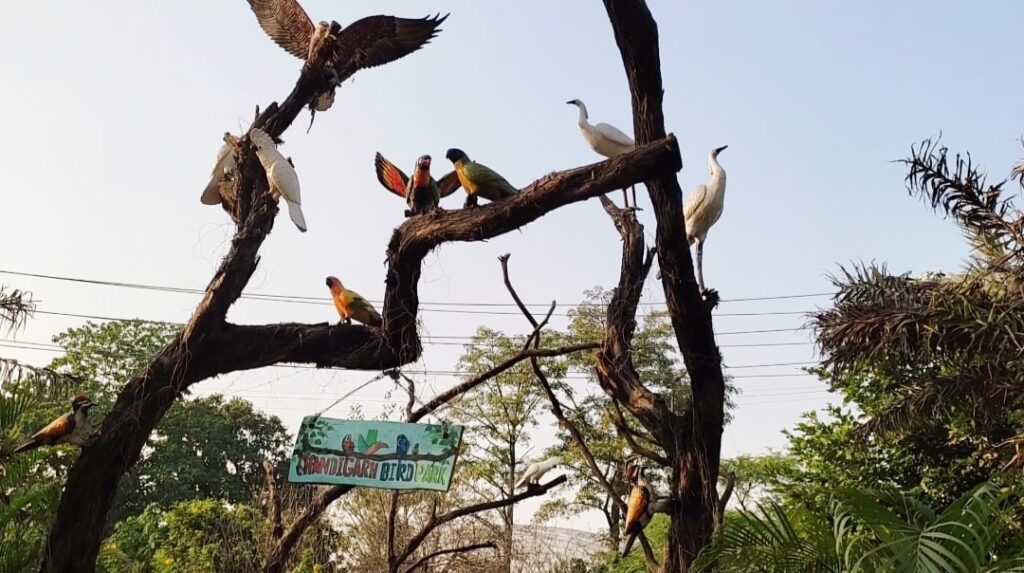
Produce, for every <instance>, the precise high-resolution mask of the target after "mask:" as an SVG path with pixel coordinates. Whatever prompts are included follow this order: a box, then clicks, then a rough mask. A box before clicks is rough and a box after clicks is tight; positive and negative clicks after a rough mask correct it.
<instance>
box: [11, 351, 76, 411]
mask: <svg viewBox="0 0 1024 573" xmlns="http://www.w3.org/2000/svg"><path fill="white" fill-rule="evenodd" d="M82 382H83V380H82V378H81V377H79V376H74V375H71V374H65V373H63V372H58V371H56V370H53V369H52V368H41V367H38V366H31V365H28V364H24V363H22V362H18V361H17V360H14V359H11V358H2V357H0V388H6V389H10V388H19V390H21V391H22V392H28V393H30V394H32V395H33V396H35V397H36V398H38V399H40V400H43V401H46V400H49V399H51V398H52V397H54V396H62V397H63V396H66V395H67V394H68V388H70V387H72V386H77V385H79V384H81V383H82Z"/></svg>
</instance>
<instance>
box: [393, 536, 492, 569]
mask: <svg viewBox="0 0 1024 573" xmlns="http://www.w3.org/2000/svg"><path fill="white" fill-rule="evenodd" d="M497 548H498V546H497V544H495V543H494V541H487V542H485V543H474V544H472V545H463V546H462V547H453V548H451V549H441V550H440V551H435V552H433V553H430V554H427V555H426V556H424V557H421V558H420V559H419V560H417V561H416V562H415V563H413V564H412V567H409V568H408V569H406V570H405V573H413V571H416V569H417V568H418V567H421V566H423V565H424V564H426V563H427V561H430V560H431V559H434V558H435V557H440V556H442V555H451V554H455V553H469V552H470V551H479V550H480V549H497Z"/></svg>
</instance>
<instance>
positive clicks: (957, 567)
mask: <svg viewBox="0 0 1024 573" xmlns="http://www.w3.org/2000/svg"><path fill="white" fill-rule="evenodd" d="M1018 499H1019V492H1016V491H1013V490H1012V489H1010V488H1003V487H1001V486H999V485H998V484H996V483H983V484H980V485H979V486H977V487H976V488H974V489H973V490H971V491H969V492H967V493H966V494H964V495H963V496H962V497H960V498H959V499H957V500H955V501H954V502H953V503H951V504H949V505H948V506H946V507H944V508H943V509H941V510H935V509H933V507H932V506H930V505H929V504H928V503H926V502H924V501H922V500H921V499H920V498H918V497H915V496H910V495H906V494H901V493H899V492H898V491H896V490H894V489H882V490H870V489H863V490H858V489H853V488H846V489H842V490H839V491H837V492H836V493H835V495H834V496H833V499H832V505H833V508H834V511H833V513H832V517H831V519H827V518H825V517H824V515H823V514H817V513H812V512H809V511H807V510H806V509H804V508H802V507H799V506H793V507H789V508H785V507H783V506H782V505H780V504H778V503H775V502H768V503H765V504H761V505H760V506H759V507H758V509H757V510H756V511H738V512H735V513H732V514H729V515H728V516H727V519H726V521H725V524H724V526H723V528H722V530H721V531H720V532H719V533H718V534H717V535H716V536H715V538H714V540H713V542H712V544H711V545H710V546H709V547H707V548H706V549H705V550H704V551H703V552H702V553H701V555H700V558H699V560H698V562H697V570H698V571H707V570H711V569H714V570H717V571H722V572H725V573H728V572H733V571H735V572H737V573H738V572H741V571H750V570H751V569H750V566H751V564H753V563H756V564H758V570H761V571H767V572H771V573H796V572H823V573H830V572H835V573H839V572H843V573H846V572H849V573H861V572H863V573H868V572H874V571H900V572H906V573H918V572H920V573H936V572H943V573H945V572H963V573H977V572H981V571H986V572H997V571H1000V572H1001V571H1024V546H1022V543H1021V539H1020V534H1019V529H1018V528H1017V527H1016V525H1015V519H1014V518H1015V514H1016V513H1017V511H1018V510H1017V507H1016V505H1017V500H1018ZM825 515H827V514H825Z"/></svg>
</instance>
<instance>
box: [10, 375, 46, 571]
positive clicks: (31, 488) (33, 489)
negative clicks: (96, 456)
mask: <svg viewBox="0 0 1024 573" xmlns="http://www.w3.org/2000/svg"><path fill="white" fill-rule="evenodd" d="M36 407H37V402H36V399H35V397H34V396H33V393H32V392H29V391H28V390H27V389H26V388H24V387H15V388H5V389H3V391H2V392H0V573H8V572H10V573H15V572H18V573H20V572H22V571H29V570H34V569H35V567H36V565H37V564H38V562H39V559H40V557H41V556H42V550H43V547H44V544H45V541H46V532H47V528H48V526H49V523H50V521H51V519H52V516H53V512H54V510H55V508H56V503H57V497H58V495H59V494H60V489H59V485H60V484H59V483H58V482H56V481H55V480H53V479H52V477H50V476H48V475H46V474H45V473H44V472H42V471H40V467H41V465H42V464H41V463H40V462H41V460H42V459H43V452H40V451H39V450H33V451H30V452H23V453H20V454H18V455H16V456H14V455H12V453H11V452H12V450H13V449H14V448H15V447H17V445H18V444H20V443H21V442H22V441H24V440H25V439H26V438H28V436H29V435H31V432H30V431H29V430H27V429H26V426H25V424H24V419H25V418H27V417H28V414H30V413H31V412H32V410H33V409H34V408H36ZM33 431H34V430H33Z"/></svg>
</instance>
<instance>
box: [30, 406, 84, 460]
mask: <svg viewBox="0 0 1024 573" xmlns="http://www.w3.org/2000/svg"><path fill="white" fill-rule="evenodd" d="M92 405H93V404H92V402H91V401H90V400H89V397H88V396H75V398H74V399H73V400H71V411H70V412H68V413H67V414H64V415H62V416H61V417H59V418H57V419H56V420H54V421H52V422H50V423H49V424H47V426H46V427H45V428H43V429H42V430H39V431H38V432H36V433H35V434H34V435H33V436H32V437H31V438H29V440H28V441H27V442H25V443H24V444H21V445H20V446H18V447H17V448H16V449H15V450H14V453H18V452H25V451H28V450H34V449H35V448H38V447H40V446H54V445H57V444H74V445H76V446H78V447H82V446H84V445H85V442H86V438H88V437H89V434H90V433H91V432H90V428H89V423H88V416H89V408H92Z"/></svg>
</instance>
